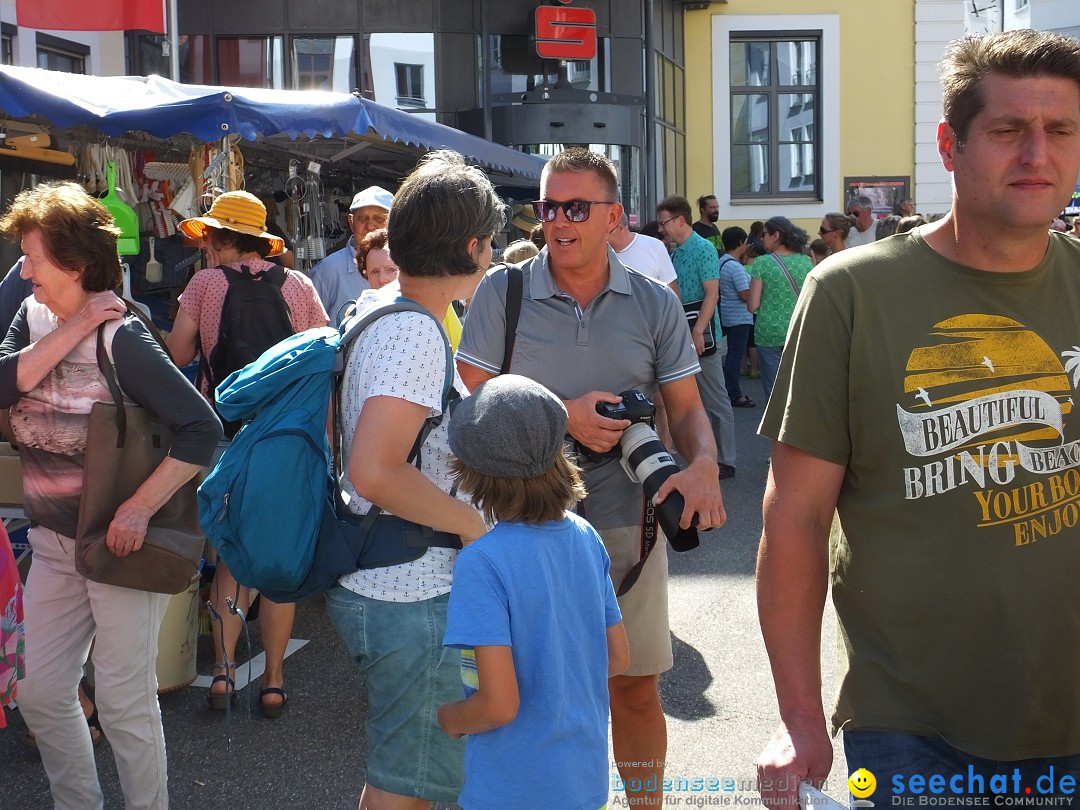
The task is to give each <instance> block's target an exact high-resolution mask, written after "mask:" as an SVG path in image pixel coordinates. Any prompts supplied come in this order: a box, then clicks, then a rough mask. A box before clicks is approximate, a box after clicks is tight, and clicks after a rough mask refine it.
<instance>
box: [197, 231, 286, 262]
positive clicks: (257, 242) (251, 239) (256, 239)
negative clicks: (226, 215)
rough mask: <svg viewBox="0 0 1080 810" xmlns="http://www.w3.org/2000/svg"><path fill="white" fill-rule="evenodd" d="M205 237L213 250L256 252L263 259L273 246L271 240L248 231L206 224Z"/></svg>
mask: <svg viewBox="0 0 1080 810" xmlns="http://www.w3.org/2000/svg"><path fill="white" fill-rule="evenodd" d="M206 238H207V239H209V240H210V244H211V245H213V246H214V249H215V250H221V249H222V248H233V249H234V250H235V251H236V252H237V253H258V254H259V256H261V257H262V258H264V259H265V258H266V257H267V256H268V255H269V254H270V251H271V250H273V248H274V244H273V242H271V241H270V240H269V239H263V238H262V237H261V236H252V235H251V234H249V233H240V232H239V231H234V230H231V229H229V228H215V227H213V226H211V225H207V226H206Z"/></svg>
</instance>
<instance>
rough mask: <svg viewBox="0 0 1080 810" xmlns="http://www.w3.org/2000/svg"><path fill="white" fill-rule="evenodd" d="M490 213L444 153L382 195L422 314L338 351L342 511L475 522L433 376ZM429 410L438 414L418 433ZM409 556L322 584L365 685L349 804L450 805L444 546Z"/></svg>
mask: <svg viewBox="0 0 1080 810" xmlns="http://www.w3.org/2000/svg"><path fill="white" fill-rule="evenodd" d="M504 216H505V215H504V206H503V204H502V201H501V200H500V199H499V197H498V196H497V195H496V194H495V191H494V189H493V188H492V186H491V183H490V181H489V180H488V179H487V177H486V176H485V175H484V174H483V172H481V171H480V170H479V169H477V168H475V167H472V166H469V165H468V164H466V163H465V161H464V159H463V158H462V157H461V156H460V155H457V154H456V153H453V152H447V151H442V152H434V153H432V154H430V155H428V156H427V158H426V159H425V160H424V161H423V162H422V163H421V164H420V165H419V166H418V167H417V168H416V170H415V171H414V172H413V173H412V174H411V175H410V176H409V177H408V178H407V179H406V180H405V182H404V183H403V185H402V186H401V189H400V190H399V191H398V193H397V195H396V196H395V198H394V204H393V207H392V208H391V210H390V222H389V226H388V227H389V245H390V252H391V255H392V256H393V259H394V261H395V262H396V264H397V266H398V268H399V270H400V273H399V276H398V280H399V282H400V285H401V291H400V295H401V297H403V298H405V299H408V300H410V301H413V302H415V303H416V304H419V305H420V306H421V307H422V308H423V309H424V310H426V311H425V312H412V311H407V312H393V313H390V314H387V315H384V316H382V317H380V318H379V319H378V320H376V321H375V322H374V323H373V324H371V325H370V326H368V327H367V328H366V329H364V331H363V332H361V333H360V335H359V337H357V338H356V340H354V341H353V342H352V343H351V344H350V346H349V348H348V350H347V354H346V358H345V372H344V378H343V382H342V394H341V397H342V402H341V406H342V425H343V433H344V458H345V459H346V460H347V465H346V475H345V477H344V480H343V481H342V482H341V483H342V489H343V490H344V494H345V496H346V497H345V500H346V502H347V503H348V508H349V510H350V511H351V512H353V513H354V514H358V515H359V514H366V513H367V512H368V511H369V510H370V509H372V508H373V507H378V508H380V509H381V510H382V514H381V515H380V518H379V519H380V520H382V519H383V518H384V517H388V518H389V519H390V520H392V521H398V522H399V523H405V522H410V523H411V524H419V527H421V530H422V531H427V530H428V529H431V530H434V532H441V533H449V534H453V535H458V536H459V537H460V538H461V540H462V541H463V542H466V543H468V542H471V541H473V540H475V539H476V538H478V537H479V536H480V535H482V534H484V533H485V532H486V531H487V525H486V523H485V522H484V519H483V517H482V516H481V514H480V513H479V512H478V511H477V510H476V509H475V508H473V507H472V506H471V505H470V504H469V503H468V502H467V501H466V500H465V498H464V496H458V495H457V493H456V491H455V488H454V486H453V483H452V480H451V472H450V460H451V453H450V447H449V442H448V439H447V423H448V421H449V420H448V418H447V417H448V414H447V413H442V411H445V410H448V407H447V406H446V404H445V403H446V401H447V399H448V398H447V396H446V389H447V383H448V382H452V383H453V386H454V387H455V388H456V389H457V391H463V390H464V389H463V386H462V383H461V380H460V378H459V377H458V376H457V373H456V371H455V370H454V369H453V368H449V369H448V368H447V363H448V360H447V351H446V340H447V338H446V335H445V333H444V332H443V330H442V327H441V326H440V323H439V322H440V321H441V319H442V317H443V315H444V314H445V313H446V310H447V307H448V306H449V305H450V302H451V301H453V300H455V299H461V298H471V297H472V294H473V292H474V291H475V289H476V285H477V284H478V283H479V282H480V280H481V279H482V278H483V276H484V272H485V271H486V270H487V268H488V265H489V264H490V262H491V247H492V246H491V242H492V238H493V237H494V235H495V233H496V232H497V231H498V230H499V229H500V228H502V226H503V224H504V221H505V220H504ZM377 305H378V304H376V306H377ZM361 314H363V313H361ZM451 399H452V398H451ZM439 415H441V416H442V417H443V418H442V420H441V421H440V423H439V424H438V425H437V426H435V427H434V428H433V429H430V431H429V432H426V434H421V431H422V429H423V428H424V427H425V426H426V424H427V423H428V422H429V420H430V419H431V417H433V416H439ZM421 435H423V438H422V440H421V441H420V443H419V447H414V445H415V444H417V439H418V437H420V436H421ZM414 451H415V452H414ZM414 556H415V558H414V559H411V560H409V561H406V562H399V563H398V564H389V565H386V564H383V565H379V566H377V567H371V568H364V569H362V570H358V571H356V572H355V573H351V574H347V575H345V576H343V577H342V578H341V579H340V580H339V582H338V584H337V585H336V586H334V587H332V588H331V589H330V590H329V591H327V593H326V601H327V606H328V610H329V613H330V619H331V621H332V622H333V624H334V627H335V628H336V629H337V631H338V633H339V634H340V635H341V637H342V640H343V641H344V642H345V645H346V647H347V648H348V651H349V654H350V655H351V656H352V657H353V659H354V660H355V661H356V662H357V663H358V664H359V665H360V668H361V670H362V671H363V674H364V682H365V683H366V686H367V693H368V701H367V703H368V717H367V722H366V729H367V738H368V753H367V772H366V776H365V785H364V788H363V792H362V794H361V796H360V806H361V807H372V808H374V807H378V808H409V809H410V810H415V808H420V807H424V806H427V804H428V803H429V802H432V801H439V802H444V803H451V802H453V801H454V800H455V799H456V798H457V796H458V793H459V792H460V790H461V785H462V781H463V766H464V759H463V758H464V746H463V743H462V742H461V741H459V740H451V739H449V738H448V737H447V736H446V735H444V734H443V733H442V732H441V731H440V730H439V728H438V726H437V725H436V722H435V716H436V710H437V708H438V706H439V705H440V704H441V703H446V702H449V701H452V700H456V699H458V698H460V697H461V688H462V687H461V674H460V654H459V653H458V651H457V650H451V649H447V648H444V647H443V646H442V637H443V633H444V631H445V629H446V609H447V603H448V601H449V594H450V584H451V580H452V577H453V568H454V561H455V558H456V556H457V551H456V550H454V549H450V548H439V547H429V548H426V549H425V548H420V549H419V550H418V551H417V552H416V555H414Z"/></svg>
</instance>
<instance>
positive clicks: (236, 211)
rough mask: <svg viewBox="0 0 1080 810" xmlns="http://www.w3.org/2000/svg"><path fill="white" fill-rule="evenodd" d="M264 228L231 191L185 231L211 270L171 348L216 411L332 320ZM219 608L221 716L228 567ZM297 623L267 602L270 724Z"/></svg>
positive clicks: (227, 646) (189, 295)
mask: <svg viewBox="0 0 1080 810" xmlns="http://www.w3.org/2000/svg"><path fill="white" fill-rule="evenodd" d="M265 226H266V207H265V206H264V205H263V204H262V202H261V201H260V200H259V198H258V197H256V196H255V195H253V194H249V193H248V192H246V191H230V192H226V193H225V194H222V195H221V196H219V197H218V198H217V199H215V200H214V203H213V205H211V206H210V210H209V211H208V212H207V213H206V216H203V217H195V218H193V219H185V220H184V221H183V222H181V223H180V230H181V231H182V232H183V233H184V234H185V235H186V236H188V237H190V238H192V239H194V240H196V242H198V244H199V246H200V247H201V248H202V249H203V251H204V252H205V254H206V265H207V266H206V269H205V270H200V271H199V272H198V273H196V274H195V275H194V276H192V278H191V281H189V282H188V285H187V287H186V288H185V289H184V292H183V294H182V295H181V296H180V309H179V311H178V312H177V313H176V321H175V323H174V324H173V329H172V331H171V332H170V333H169V337H168V339H167V341H166V344H167V345H168V347H169V352H170V353H171V354H172V357H173V360H174V361H175V362H176V364H177V365H179V366H186V365H188V364H189V363H191V362H192V361H193V360H194V359H195V358H196V357H198V358H199V390H200V391H201V392H202V394H203V396H205V397H206V398H207V399H208V400H209V401H210V403H211V404H213V403H214V389H215V387H216V386H217V384H218V383H220V382H221V381H222V380H223V379H225V377H227V376H228V375H229V374H231V373H232V372H233V371H236V370H237V369H239V368H242V367H243V366H244V365H246V364H247V363H250V362H251V361H252V360H255V359H256V358H257V357H258V356H259V355H260V354H261V353H262V352H263V351H265V350H266V349H267V348H269V347H270V346H272V345H274V344H275V343H277V342H278V341H279V340H282V339H283V338H286V337H288V336H289V335H292V334H294V333H296V332H302V331H304V330H305V329H310V328H312V327H314V326H325V325H326V323H327V321H328V320H329V318H327V316H326V311H325V310H324V309H323V306H322V304H321V303H320V301H319V297H318V295H317V294H316V293H315V288H314V286H312V284H311V281H309V280H308V278H307V276H305V275H304V274H303V273H296V272H293V271H290V270H287V269H285V268H283V267H280V266H278V265H275V264H273V263H272V262H270V261H268V259H270V258H272V257H274V256H278V255H280V254H281V253H282V252H283V251H284V250H285V245H284V241H283V240H282V239H281V238H280V237H277V236H274V235H273V234H271V233H269V232H267V231H266V229H265ZM238 428H239V425H230V424H228V423H226V425H225V435H226V436H227V437H231V436H232V435H233V434H235V433H236V430H237V429H238ZM216 460H217V459H216V458H215V461H216ZM211 600H212V602H213V604H214V609H215V611H216V612H217V614H218V615H219V616H220V617H221V621H220V622H214V623H213V631H214V651H215V655H216V661H217V662H216V663H215V664H214V676H213V682H212V683H211V685H210V690H209V692H208V693H207V702H208V703H209V705H210V708H211V709H215V710H223V709H225V707H226V705H227V704H228V703H229V702H230V701H232V700H233V699H234V697H235V695H236V682H235V672H236V663H235V657H234V656H235V652H236V642H237V640H238V639H239V636H240V619H239V617H237V616H236V615H235V614H234V613H232V612H231V611H230V609H229V606H228V602H227V600H231V601H232V602H233V603H234V604H235V605H236V606H238V607H239V608H240V610H242V611H244V612H245V613H246V612H247V610H248V589H247V588H242V587H240V586H239V585H238V584H237V582H236V579H235V578H234V577H233V575H232V573H231V572H230V571H229V568H228V566H227V565H225V563H224V562H223V561H222V560H220V559H219V560H218V561H217V566H216V568H215V572H214V582H213V585H212V586H211ZM295 615H296V605H295V604H292V603H285V604H277V603H273V602H271V601H270V600H268V599H263V600H262V606H261V608H260V610H259V622H260V625H261V628H260V629H261V635H262V641H263V647H264V651H265V654H266V670H265V672H264V673H263V677H262V688H261V689H260V690H259V711H260V712H261V713H262V715H263V716H264V717H267V718H271V719H273V718H276V717H279V716H280V715H281V712H282V709H284V707H285V703H286V701H287V700H288V695H287V694H286V693H285V689H284V673H283V668H284V661H285V649H286V646H287V645H288V643H289V637H290V636H291V635H292V627H293V619H294V617H295Z"/></svg>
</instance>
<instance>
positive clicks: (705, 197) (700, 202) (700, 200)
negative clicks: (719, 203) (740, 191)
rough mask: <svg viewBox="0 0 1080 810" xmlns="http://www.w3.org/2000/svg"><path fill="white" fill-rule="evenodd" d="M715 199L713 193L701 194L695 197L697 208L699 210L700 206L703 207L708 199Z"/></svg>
mask: <svg viewBox="0 0 1080 810" xmlns="http://www.w3.org/2000/svg"><path fill="white" fill-rule="evenodd" d="M715 199H716V195H715V194H702V195H701V196H700V197H698V198H697V210H698V211H700V210H701V209H702V208H704V207H705V203H707V202H708V201H709V200H715Z"/></svg>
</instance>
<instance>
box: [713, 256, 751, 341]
mask: <svg viewBox="0 0 1080 810" xmlns="http://www.w3.org/2000/svg"><path fill="white" fill-rule="evenodd" d="M749 289H750V274H749V273H747V272H746V268H745V267H743V265H742V262H740V261H739V260H738V259H736V258H735V257H734V256H732V255H731V254H724V255H723V256H721V257H720V322H721V323H723V324H724V326H745V325H746V324H750V323H753V322H754V316H753V315H751V314H750V310H748V309H747V308H746V302H745V301H743V300H742V299H741V298H739V293H740V292H742V291H743V290H749Z"/></svg>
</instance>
